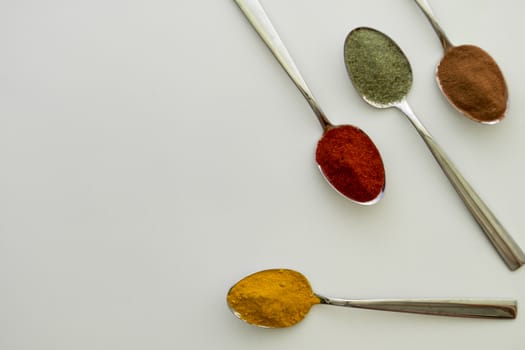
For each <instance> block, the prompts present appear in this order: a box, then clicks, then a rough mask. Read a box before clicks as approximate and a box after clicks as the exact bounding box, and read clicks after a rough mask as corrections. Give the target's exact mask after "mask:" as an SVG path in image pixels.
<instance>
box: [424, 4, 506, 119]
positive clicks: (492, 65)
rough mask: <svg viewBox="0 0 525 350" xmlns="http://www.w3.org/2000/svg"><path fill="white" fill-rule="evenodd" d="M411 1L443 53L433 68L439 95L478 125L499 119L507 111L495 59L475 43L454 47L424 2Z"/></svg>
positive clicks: (500, 73) (502, 78) (502, 84)
mask: <svg viewBox="0 0 525 350" xmlns="http://www.w3.org/2000/svg"><path fill="white" fill-rule="evenodd" d="M415 1H416V4H417V5H418V6H419V8H420V9H421V10H422V11H423V13H424V14H425V16H426V17H427V19H428V20H429V21H430V23H431V25H432V27H433V28H434V31H435V32H436V34H437V35H438V37H439V40H440V42H441V45H442V46H443V50H444V56H443V58H442V59H441V61H440V62H439V64H438V66H437V69H436V80H437V83H438V86H439V88H440V90H441V92H442V93H443V95H444V96H445V97H446V98H447V100H448V101H449V102H450V103H451V104H452V105H453V106H454V107H455V108H456V109H457V110H458V111H459V112H461V113H462V114H463V115H465V116H466V117H468V118H470V119H471V120H474V121H476V122H479V123H482V124H496V123H498V122H500V121H501V120H502V119H503V118H504V117H505V114H506V111H507V105H508V89H507V84H506V82H505V78H504V77H503V73H502V72H501V69H500V68H499V66H498V64H497V63H496V61H495V60H494V59H493V58H492V57H491V56H490V55H489V54H488V53H487V52H485V51H484V50H483V49H481V48H480V47H478V46H475V45H460V46H454V45H453V44H452V43H451V41H450V40H449V39H448V37H447V35H446V34H445V32H444V31H443V29H442V28H441V26H440V25H439V23H438V21H437V19H436V17H435V16H434V14H433V12H432V10H431V8H430V5H429V4H428V2H427V1H426V0H415Z"/></svg>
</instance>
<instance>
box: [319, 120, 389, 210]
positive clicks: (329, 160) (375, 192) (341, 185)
mask: <svg viewBox="0 0 525 350" xmlns="http://www.w3.org/2000/svg"><path fill="white" fill-rule="evenodd" d="M315 158H316V161H317V164H319V167H320V168H321V171H322V173H323V174H324V176H325V177H326V178H327V180H328V181H329V182H330V184H332V186H333V187H334V188H335V189H336V190H337V191H339V192H340V193H341V194H343V195H344V196H346V197H348V198H350V199H352V200H354V201H356V202H360V203H367V202H372V201H374V200H376V199H378V198H380V196H381V195H382V193H383V190H384V187H385V169H384V165H383V160H382V159H381V155H380V154H379V150H378V149H377V147H376V146H375V144H374V143H373V142H372V140H371V139H370V138H369V137H368V135H367V134H366V133H365V132H363V131H362V130H361V129H359V128H356V127H354V126H351V125H343V126H339V127H334V128H329V129H328V130H327V131H326V132H325V134H324V135H323V137H322V138H321V140H319V143H318V144H317V151H316V157H315Z"/></svg>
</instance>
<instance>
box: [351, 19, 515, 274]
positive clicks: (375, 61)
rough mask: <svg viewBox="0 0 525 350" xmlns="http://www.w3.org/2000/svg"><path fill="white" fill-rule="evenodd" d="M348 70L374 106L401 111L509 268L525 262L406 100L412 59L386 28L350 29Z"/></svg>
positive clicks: (364, 96) (505, 232) (410, 79)
mask: <svg viewBox="0 0 525 350" xmlns="http://www.w3.org/2000/svg"><path fill="white" fill-rule="evenodd" d="M344 56H345V64H346V68H347V72H348V75H349V77H350V80H351V81H352V83H353V85H354V87H355V88H356V90H357V91H358V92H359V94H360V95H361V97H362V98H363V99H364V100H365V101H366V102H368V103H369V104H370V105H372V106H374V107H376V108H388V107H395V108H397V109H399V110H400V111H401V112H403V113H404V114H405V116H406V117H408V119H409V120H410V122H411V123H412V125H413V126H414V127H415V128H416V130H417V132H418V133H419V135H420V136H421V137H422V138H423V140H424V141H425V143H426V145H427V146H428V148H429V150H430V151H431V153H432V155H433V156H434V158H435V159H436V161H437V162H438V164H439V166H440V167H441V169H442V170H443V172H444V173H445V175H446V176H447V178H448V179H449V181H450V183H451V184H452V186H453V187H454V189H455V190H456V192H457V193H458V195H459V196H460V198H461V199H462V200H463V203H464V204H465V206H466V207H467V209H468V210H469V211H470V213H471V214H472V216H473V217H474V218H475V219H476V221H477V223H478V224H479V226H480V227H481V229H482V230H483V232H484V233H485V235H486V236H487V238H488V239H489V240H490V242H491V243H492V244H493V246H494V248H495V249H496V251H497V252H498V253H499V255H500V256H501V257H502V259H503V260H504V262H505V263H506V264H507V266H508V267H509V268H510V269H511V270H516V269H518V268H519V267H521V266H522V265H523V264H525V254H524V253H523V251H522V250H521V248H520V247H519V246H518V245H517V243H516V242H515V241H514V240H513V239H512V237H511V236H510V235H509V234H508V233H507V231H506V230H505V228H504V227H503V226H502V225H501V224H500V222H499V221H498V220H497V219H496V217H495V216H494V214H492V212H491V211H490V209H489V208H488V207H487V205H486V204H485V203H484V202H483V201H482V200H481V198H480V197H479V196H478V195H477V193H476V192H475V191H474V189H473V188H472V187H471V186H470V184H469V183H468V182H467V181H466V180H465V179H464V178H463V176H462V175H461V174H460V172H459V171H458V170H457V169H456V167H455V166H454V164H453V163H452V162H451V161H450V160H449V158H448V157H447V155H446V154H445V152H443V150H442V149H441V147H439V146H438V144H437V143H436V141H435V140H434V138H433V137H432V135H430V133H429V132H428V130H426V128H425V127H424V126H423V124H422V123H421V122H420V121H419V119H418V118H417V116H416V115H415V114H414V112H413V111H412V109H411V108H410V105H409V104H408V102H407V100H406V96H407V95H408V92H409V91H410V88H411V86H412V69H411V67H410V62H409V61H408V59H407V57H406V56H405V54H404V53H403V51H402V50H401V49H400V48H399V46H398V45H397V44H396V43H395V42H394V41H393V40H392V39H391V38H390V37H388V36H387V35H385V34H384V33H382V32H380V31H378V30H375V29H372V28H367V27H360V28H356V29H354V30H352V31H351V32H350V33H349V34H348V36H347V37H346V40H345V44H344Z"/></svg>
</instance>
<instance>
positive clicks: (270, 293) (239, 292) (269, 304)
mask: <svg viewBox="0 0 525 350" xmlns="http://www.w3.org/2000/svg"><path fill="white" fill-rule="evenodd" d="M227 302H228V305H229V306H230V308H231V309H232V310H234V312H235V313H236V314H237V316H239V318H241V319H242V320H244V321H246V322H248V323H251V324H255V325H258V326H265V327H271V328H276V327H288V326H292V325H294V324H296V323H297V322H299V321H301V320H302V319H303V318H304V317H305V316H306V314H307V313H308V311H310V308H311V307H312V305H314V304H319V303H320V300H319V298H318V297H317V296H315V295H314V293H313V291H312V288H311V287H310V283H309V282H308V280H307V279H306V277H304V276H303V275H302V274H301V273H299V272H297V271H293V270H286V269H273V270H265V271H260V272H257V273H254V274H252V275H250V276H247V277H245V278H244V279H242V280H240V281H239V282H238V283H237V284H235V285H234V286H233V287H232V288H231V289H230V291H229V293H228V298H227Z"/></svg>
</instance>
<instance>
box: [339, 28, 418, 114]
mask: <svg viewBox="0 0 525 350" xmlns="http://www.w3.org/2000/svg"><path fill="white" fill-rule="evenodd" d="M344 54H345V63H346V69H347V71H348V75H349V76H350V79H351V80H352V82H353V83H354V86H355V87H356V89H357V90H358V91H359V93H360V94H361V95H362V96H363V97H364V98H365V100H367V101H368V102H370V103H372V104H375V105H389V104H392V103H395V102H398V101H400V100H402V99H403V97H404V96H406V95H407V94H408V91H409V90H410V87H411V85H412V70H411V68H410V63H409V62H408V60H407V59H406V57H405V55H404V54H403V52H402V51H401V49H400V48H399V47H398V46H397V45H396V44H395V43H394V42H393V41H392V40H391V39H390V38H389V37H387V36H385V35H384V34H382V33H380V32H378V31H376V30H374V29H371V28H358V29H355V30H353V31H352V32H351V33H350V34H349V35H348V37H347V38H346V41H345V47H344Z"/></svg>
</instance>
